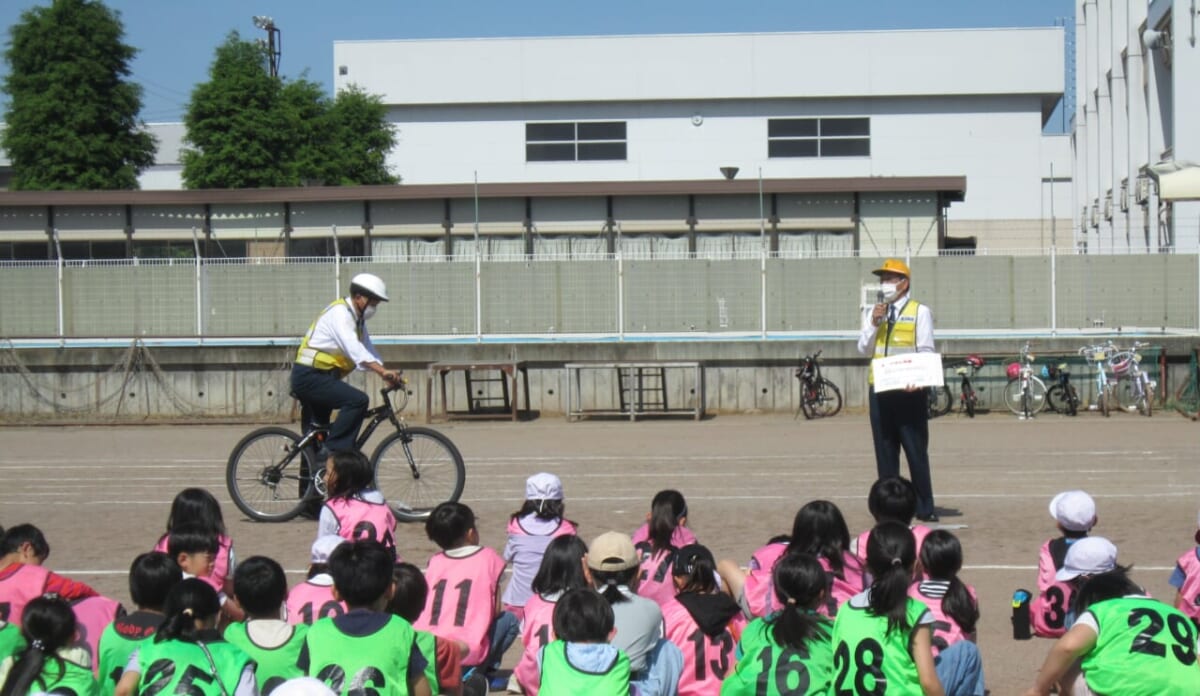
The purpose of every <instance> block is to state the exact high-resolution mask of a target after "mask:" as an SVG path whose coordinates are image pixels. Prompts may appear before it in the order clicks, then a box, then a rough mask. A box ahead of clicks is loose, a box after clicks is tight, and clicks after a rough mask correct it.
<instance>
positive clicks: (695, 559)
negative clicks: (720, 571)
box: [671, 544, 717, 594]
mask: <svg viewBox="0 0 1200 696" xmlns="http://www.w3.org/2000/svg"><path fill="white" fill-rule="evenodd" d="M671 575H673V576H674V577H675V579H676V580H678V579H679V578H685V580H684V582H683V587H681V588H680V589H679V594H683V593H684V592H692V593H696V594H712V593H713V592H716V591H717V562H716V560H715V559H714V558H713V555H712V552H711V551H709V550H708V548H707V547H705V546H702V545H700V544H688V545H687V546H685V547H683V548H682V549H679V551H677V552H676V553H675V560H674V562H672V564H671Z"/></svg>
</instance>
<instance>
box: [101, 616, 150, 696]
mask: <svg viewBox="0 0 1200 696" xmlns="http://www.w3.org/2000/svg"><path fill="white" fill-rule="evenodd" d="M113 626H114V624H109V625H108V626H106V627H105V628H104V632H103V633H101V634H100V646H99V648H98V649H97V650H96V668H97V671H98V672H99V675H100V678H99V682H100V696H113V692H115V691H116V689H117V682H119V681H121V675H122V674H123V673H124V672H125V665H127V664H129V656H130V655H132V654H133V651H134V650H137V649H138V646H140V645H142V644H143V643H145V642H147V641H148V640H150V639H151V638H153V634H151V635H149V636H146V637H144V638H127V637H125V636H123V635H121V634H120V633H117V629H116V628H114V627H113Z"/></svg>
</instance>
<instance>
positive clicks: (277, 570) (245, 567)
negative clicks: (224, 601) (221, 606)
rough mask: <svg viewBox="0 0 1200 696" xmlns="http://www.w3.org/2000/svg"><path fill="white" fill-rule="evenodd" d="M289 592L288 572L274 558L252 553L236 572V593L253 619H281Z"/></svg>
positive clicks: (234, 577)
mask: <svg viewBox="0 0 1200 696" xmlns="http://www.w3.org/2000/svg"><path fill="white" fill-rule="evenodd" d="M287 591H288V587H287V575H285V574H284V572H283V567H282V566H280V565H279V564H278V563H276V562H275V560H274V559H272V558H267V557H266V556H251V557H250V558H247V559H246V560H244V561H242V562H241V563H239V564H238V567H237V569H236V570H234V571H233V595H234V596H235V597H237V601H238V604H240V605H242V608H243V609H245V610H246V614H247V615H248V616H249V617H250V618H254V619H275V618H279V607H282V606H283V603H284V602H285V601H287Z"/></svg>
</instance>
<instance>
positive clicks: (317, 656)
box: [307, 616, 433, 696]
mask: <svg viewBox="0 0 1200 696" xmlns="http://www.w3.org/2000/svg"><path fill="white" fill-rule="evenodd" d="M415 640H416V635H415V631H413V629H412V626H410V625H409V623H408V622H407V621H405V620H404V619H402V618H400V617H399V616H393V617H391V618H390V620H389V621H388V622H387V624H385V625H384V626H383V628H381V629H380V630H378V631H376V632H375V633H372V634H371V635H369V636H348V635H346V634H345V633H342V632H341V630H339V629H338V627H337V626H335V625H334V623H333V618H331V617H326V618H324V619H320V620H318V621H315V622H313V625H312V626H311V627H309V629H308V639H307V642H308V657H309V664H308V676H310V677H316V678H317V679H320V680H321V681H323V682H325V684H326V685H328V686H329V688H330V689H331V690H333V691H336V692H338V693H340V694H343V695H345V694H349V693H350V692H352V691H353V692H354V693H355V694H361V693H363V691H364V690H367V691H370V692H371V693H372V694H374V695H376V696H408V662H409V658H410V656H411V655H412V646H413V642H414V641H415ZM428 659H430V660H431V661H432V659H433V658H432V657H429V658H428Z"/></svg>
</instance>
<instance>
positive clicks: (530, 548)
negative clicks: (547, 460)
mask: <svg viewBox="0 0 1200 696" xmlns="http://www.w3.org/2000/svg"><path fill="white" fill-rule="evenodd" d="M577 532H578V530H577V528H576V526H575V523H574V522H572V521H571V520H568V519H565V518H564V517H563V487H562V481H560V480H559V479H558V477H557V476H555V475H554V474H547V473H541V474H534V475H533V476H530V477H529V478H528V479H526V481H525V502H524V503H522V504H521V509H520V510H517V511H516V512H514V513H513V514H512V516H511V517H509V519H508V543H506V544H505V545H504V560H506V561H508V562H510V563H512V578H511V579H510V580H509V581H508V587H506V588H504V596H503V597H502V598H501V601H502V602H503V603H504V610H505V611H507V612H510V613H511V614H512V615H513V616H516V617H517V619H518V620H520V619H522V618H524V613H525V602H526V601H527V600H528V599H529V596H530V595H531V594H532V593H533V590H532V589H531V588H530V585H531V584H532V582H533V576H535V575H537V572H538V568H539V567H541V565H542V556H543V554H545V553H546V546H547V545H548V544H549V543H550V541H551V540H552V539H555V538H556V537H560V536H563V535H566V534H576V533H577Z"/></svg>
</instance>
